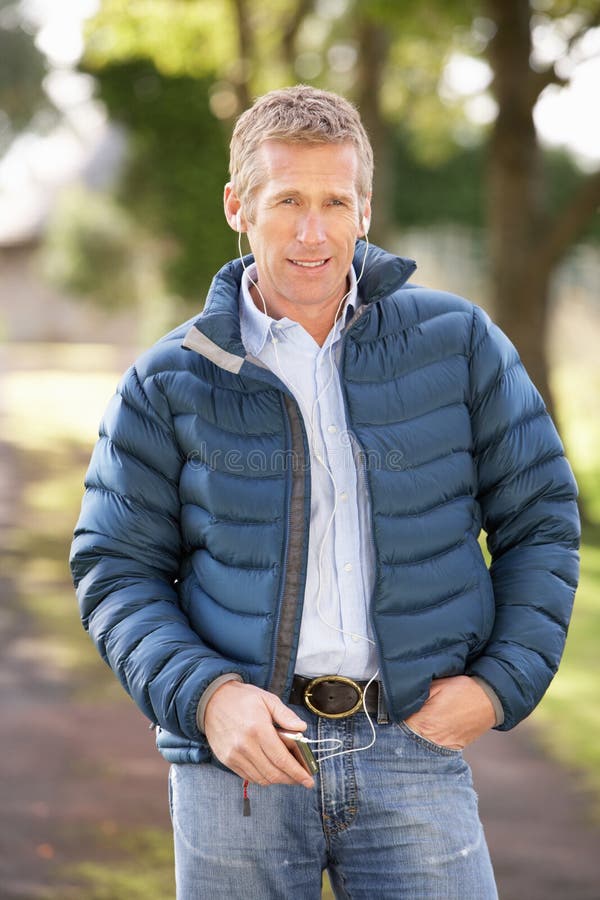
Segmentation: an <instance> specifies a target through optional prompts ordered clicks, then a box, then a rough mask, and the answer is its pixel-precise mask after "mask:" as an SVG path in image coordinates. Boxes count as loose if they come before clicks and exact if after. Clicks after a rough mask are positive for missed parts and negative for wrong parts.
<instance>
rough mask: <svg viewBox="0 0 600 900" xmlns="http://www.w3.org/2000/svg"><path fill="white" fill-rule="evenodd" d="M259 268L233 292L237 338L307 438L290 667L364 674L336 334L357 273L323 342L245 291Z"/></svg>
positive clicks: (353, 471) (359, 485)
mask: <svg viewBox="0 0 600 900" xmlns="http://www.w3.org/2000/svg"><path fill="white" fill-rule="evenodd" d="M249 275H250V276H251V277H252V279H253V280H256V279H257V274H256V268H255V267H251V268H250V269H249V270H248V272H246V273H244V277H243V280H242V289H241V291H240V321H241V331H242V342H243V344H244V346H245V348H246V350H247V351H248V352H249V353H250V354H251V355H252V356H253V357H255V358H256V359H258V360H260V362H262V363H263V365H265V366H266V367H267V368H269V369H270V370H271V371H272V372H273V373H274V374H275V375H277V377H278V378H280V379H281V381H282V382H283V383H284V384H285V385H286V386H287V387H288V388H289V390H290V391H291V392H292V394H293V395H294V398H295V399H296V401H297V403H298V406H299V407H300V412H301V413H302V418H303V420H304V426H305V428H306V433H307V437H308V443H309V447H310V464H311V512H310V533H309V540H308V568H307V577H306V589H305V593H304V609H303V613H302V625H301V629H300V641H299V646H298V657H297V662H296V673H297V674H299V675H307V676H311V677H315V676H317V675H332V674H339V675H346V676H348V677H351V678H355V679H359V680H367V679H369V678H370V677H371V676H372V675H374V674H375V672H376V670H377V659H376V653H375V646H374V644H373V637H372V631H371V626H370V622H369V615H368V606H369V598H370V596H371V593H372V589H373V583H374V556H373V543H372V537H371V527H370V509H369V498H368V493H367V490H366V485H365V482H364V478H365V475H364V471H363V470H362V468H361V466H360V463H357V458H356V457H357V453H356V447H355V445H354V442H353V440H352V438H351V435H350V434H349V432H348V429H347V423H346V415H345V411H344V402H343V398H342V391H341V387H340V380H339V373H338V367H337V364H338V358H339V351H340V347H341V345H340V339H341V335H342V332H343V330H344V327H345V323H346V321H347V320H348V318H349V317H350V316H351V314H352V312H353V310H354V308H356V306H357V305H358V302H357V289H356V275H355V273H354V269H352V268H351V269H350V275H349V277H350V293H349V295H348V298H347V299H346V301H345V304H344V307H343V310H342V314H341V315H340V316H339V317H338V319H337V321H336V323H335V325H334V326H333V328H332V329H331V331H330V333H329V335H328V336H327V339H326V340H325V343H324V344H323V346H322V347H319V345H318V344H317V342H316V341H315V340H314V338H312V337H311V335H309V334H308V332H307V331H305V329H304V328H303V327H302V326H301V325H299V324H298V323H297V322H294V321H293V320H292V319H289V318H282V319H279V320H275V319H272V318H271V317H270V316H268V315H265V313H264V312H261V311H260V310H259V309H257V307H256V306H255V304H254V302H253V300H252V297H251V296H250V290H249V288H250V285H251V282H250V280H249V277H248V276H249Z"/></svg>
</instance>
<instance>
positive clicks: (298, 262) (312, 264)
mask: <svg viewBox="0 0 600 900" xmlns="http://www.w3.org/2000/svg"><path fill="white" fill-rule="evenodd" d="M292 262H293V264H294V265H295V266H301V267H302V268H303V269H316V268H318V267H319V266H324V265H325V263H326V262H327V260H326V259H314V260H306V259H293V260H292Z"/></svg>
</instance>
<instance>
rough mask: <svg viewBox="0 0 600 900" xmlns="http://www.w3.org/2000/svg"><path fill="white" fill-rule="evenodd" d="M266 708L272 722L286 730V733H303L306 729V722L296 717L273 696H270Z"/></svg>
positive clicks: (291, 710) (292, 711)
mask: <svg viewBox="0 0 600 900" xmlns="http://www.w3.org/2000/svg"><path fill="white" fill-rule="evenodd" d="M267 706H268V707H269V712H270V713H271V717H272V719H273V721H274V722H276V723H277V725H280V726H281V728H286V729H287V730H288V731H304V729H305V728H306V722H304V721H303V720H302V719H301V718H300V716H297V715H296V713H295V712H294V710H293V709H290V708H289V706H286V705H285V703H282V702H281V700H280V699H279V697H276V696H275V694H271V696H270V698H269V702H268V703H267Z"/></svg>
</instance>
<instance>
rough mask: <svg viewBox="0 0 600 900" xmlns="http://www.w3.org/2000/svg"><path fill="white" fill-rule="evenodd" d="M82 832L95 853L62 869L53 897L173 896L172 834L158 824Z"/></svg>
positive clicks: (125, 899)
mask: <svg viewBox="0 0 600 900" xmlns="http://www.w3.org/2000/svg"><path fill="white" fill-rule="evenodd" d="M81 837H83V838H84V840H85V845H86V847H88V850H89V851H91V855H93V857H94V858H93V859H87V860H84V861H82V862H79V863H76V864H74V865H70V866H66V867H64V868H63V869H61V871H60V880H61V886H60V888H59V889H58V890H56V891H54V892H53V893H51V894H50V895H49V900H170V898H174V896H175V895H174V889H173V866H174V862H173V847H172V844H173V842H172V839H171V836H170V835H167V834H165V832H163V831H160V830H158V829H141V830H136V831H131V830H130V831H122V830H120V829H118V828H110V829H105V828H103V827H102V826H99V827H97V828H94V829H89V831H88V832H87V833H86V834H85V835H80V838H81Z"/></svg>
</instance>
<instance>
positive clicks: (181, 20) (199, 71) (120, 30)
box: [86, 0, 237, 78]
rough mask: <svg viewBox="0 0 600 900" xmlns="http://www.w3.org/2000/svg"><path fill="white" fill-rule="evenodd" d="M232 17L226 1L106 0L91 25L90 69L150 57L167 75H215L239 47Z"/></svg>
mask: <svg viewBox="0 0 600 900" xmlns="http://www.w3.org/2000/svg"><path fill="white" fill-rule="evenodd" d="M232 13H233V9H232V6H231V4H230V3H228V2H227V0H153V2H152V3H148V0H103V2H102V4H101V6H100V9H99V10H98V13H97V14H96V16H95V17H94V18H93V19H92V20H91V21H90V22H89V23H88V27H87V42H86V61H87V65H89V66H90V67H92V68H93V69H94V70H99V69H102V68H104V67H105V66H111V65H113V64H114V63H124V62H128V61H130V60H132V59H150V60H152V61H153V63H154V65H155V66H156V69H157V70H158V71H159V72H161V73H162V74H163V75H165V76H171V77H174V76H181V75H187V76H191V77H195V78H204V77H206V76H207V75H208V76H210V75H213V74H214V72H215V71H216V70H217V69H218V67H219V65H220V64H221V63H222V61H223V59H227V58H229V59H231V58H233V57H234V55H235V52H236V49H237V37H236V30H235V23H234V20H233V16H232Z"/></svg>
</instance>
